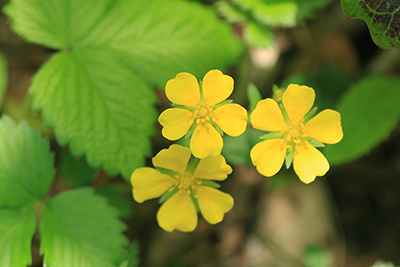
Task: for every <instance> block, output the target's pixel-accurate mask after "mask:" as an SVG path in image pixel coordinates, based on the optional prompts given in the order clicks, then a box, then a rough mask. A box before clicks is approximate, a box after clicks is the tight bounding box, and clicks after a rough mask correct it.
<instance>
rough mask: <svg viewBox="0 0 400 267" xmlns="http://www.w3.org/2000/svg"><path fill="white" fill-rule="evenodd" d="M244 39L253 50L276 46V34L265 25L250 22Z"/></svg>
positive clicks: (245, 30)
mask: <svg viewBox="0 0 400 267" xmlns="http://www.w3.org/2000/svg"><path fill="white" fill-rule="evenodd" d="M243 37H244V39H245V40H246V43H247V44H248V45H249V46H250V47H252V48H268V47H271V46H273V45H274V34H273V33H272V31H271V30H270V29H268V28H266V27H265V26H264V25H262V24H260V23H258V22H257V21H254V20H249V21H248V22H247V24H246V26H245V28H244V32H243Z"/></svg>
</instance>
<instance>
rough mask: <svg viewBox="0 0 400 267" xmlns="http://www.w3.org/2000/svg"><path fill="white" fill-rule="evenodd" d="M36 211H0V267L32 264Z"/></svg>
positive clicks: (28, 208) (30, 208) (23, 266)
mask: <svg viewBox="0 0 400 267" xmlns="http://www.w3.org/2000/svg"><path fill="white" fill-rule="evenodd" d="M35 229H36V210H35V209H33V208H32V207H31V206H29V207H26V208H23V209H0V252H1V253H0V266H1V267H25V266H27V265H28V264H31V263H32V255H31V242H32V237H33V234H34V233H35Z"/></svg>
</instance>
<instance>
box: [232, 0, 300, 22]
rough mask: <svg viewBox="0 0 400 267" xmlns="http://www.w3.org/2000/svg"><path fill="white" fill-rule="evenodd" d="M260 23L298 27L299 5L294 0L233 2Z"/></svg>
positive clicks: (242, 0) (239, 0)
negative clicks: (297, 14)
mask: <svg viewBox="0 0 400 267" xmlns="http://www.w3.org/2000/svg"><path fill="white" fill-rule="evenodd" d="M233 1H234V2H235V3H236V4H238V5H239V6H241V7H242V8H243V9H244V10H246V11H249V12H251V13H252V15H253V17H254V18H255V19H256V20H258V21H259V22H261V23H263V24H265V25H268V26H273V27H293V26H294V25H296V13H297V4H296V2H295V1H293V0H233Z"/></svg>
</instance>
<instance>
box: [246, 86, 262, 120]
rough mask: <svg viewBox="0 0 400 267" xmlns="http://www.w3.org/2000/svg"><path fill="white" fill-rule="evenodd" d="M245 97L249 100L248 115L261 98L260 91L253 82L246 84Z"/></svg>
mask: <svg viewBox="0 0 400 267" xmlns="http://www.w3.org/2000/svg"><path fill="white" fill-rule="evenodd" d="M247 99H248V100H249V116H250V114H251V113H252V112H253V110H254V109H255V108H256V106H257V103H258V102H259V101H260V100H261V99H262V96H261V93H260V91H259V90H258V88H257V86H255V85H254V84H253V83H249V84H248V85H247Z"/></svg>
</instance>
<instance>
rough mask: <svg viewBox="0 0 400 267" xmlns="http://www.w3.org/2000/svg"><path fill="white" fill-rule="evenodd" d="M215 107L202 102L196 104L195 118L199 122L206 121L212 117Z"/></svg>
mask: <svg viewBox="0 0 400 267" xmlns="http://www.w3.org/2000/svg"><path fill="white" fill-rule="evenodd" d="M212 111H213V108H212V107H210V106H209V105H206V104H200V105H198V106H196V110H195V111H194V112H193V119H194V121H196V123H197V124H201V123H205V122H206V121H209V120H210V119H211V118H212V116H213V115H212Z"/></svg>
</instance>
